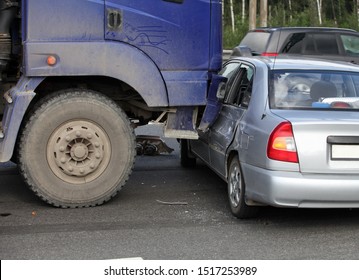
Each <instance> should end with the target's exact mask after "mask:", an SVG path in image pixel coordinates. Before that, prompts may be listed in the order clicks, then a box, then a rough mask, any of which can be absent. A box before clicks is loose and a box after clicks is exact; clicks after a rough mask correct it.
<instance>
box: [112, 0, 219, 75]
mask: <svg viewBox="0 0 359 280" xmlns="http://www.w3.org/2000/svg"><path fill="white" fill-rule="evenodd" d="M211 3H212V1H203V0H190V1H186V0H136V1H133V0H105V6H106V16H105V21H106V22H105V39H106V40H114V41H122V42H125V43H127V44H131V45H133V46H135V47H137V48H139V49H141V50H142V51H143V52H145V53H146V54H147V55H148V56H150V57H151V59H152V60H153V61H154V62H155V63H156V64H157V65H158V66H159V68H160V70H162V71H163V70H167V71H173V70H182V71H183V70H189V69H190V70H206V69H208V67H209V61H208V60H209V48H210V28H211V26H210V20H211V18H210V15H211ZM218 40H220V39H219V38H218Z"/></svg>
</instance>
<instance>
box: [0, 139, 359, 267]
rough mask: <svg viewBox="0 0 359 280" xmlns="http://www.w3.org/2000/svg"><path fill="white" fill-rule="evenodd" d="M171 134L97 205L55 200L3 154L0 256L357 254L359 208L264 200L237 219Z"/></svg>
mask: <svg viewBox="0 0 359 280" xmlns="http://www.w3.org/2000/svg"><path fill="white" fill-rule="evenodd" d="M166 143H167V144H168V145H169V146H171V147H172V148H176V150H175V151H174V152H173V153H172V154H170V155H160V156H155V157H149V156H140V157H138V158H137V160H136V165H135V169H134V172H133V173H132V176H131V178H130V180H129V181H128V183H127V185H126V187H125V188H124V189H123V190H122V191H121V192H120V193H119V195H118V196H117V197H115V198H114V199H113V200H111V201H110V202H108V203H106V204H105V205H103V206H100V207H96V208H86V209H58V208H54V207H51V206H49V205H47V204H45V203H43V202H42V201H40V200H39V199H38V198H37V197H36V196H35V195H33V194H32V193H31V192H30V191H29V190H28V189H27V188H26V187H25V186H24V184H23V182H22V180H21V177H20V176H19V174H18V172H17V169H16V166H14V165H11V164H1V165H0V259H2V260H4V259H118V258H133V257H140V258H143V259H147V260H148V259H156V260H159V259H169V260H172V259H191V260H192V259H246V260H250V259H260V260H262V259H265V260H268V259H279V260H283V259H356V260H357V259H359V242H358V233H359V210H357V209H354V210H349V209H344V210H303V209H302V210H298V209H276V208H270V207H265V208H263V209H262V212H261V214H260V216H259V217H258V218H255V219H252V220H238V219H236V218H234V217H233V216H232V215H231V214H230V212H229V208H228V205H227V199H226V185H225V183H224V182H223V181H221V179H219V178H218V177H217V176H216V175H215V174H214V173H213V172H212V171H211V170H209V169H208V168H207V167H205V166H204V165H203V164H199V165H198V167H197V168H196V169H192V170H189V169H183V168H181V167H180V164H179V156H178V145H177V143H176V141H174V140H166ZM163 202H171V203H174V202H175V203H174V205H167V204H164V203H163ZM178 202H179V203H178Z"/></svg>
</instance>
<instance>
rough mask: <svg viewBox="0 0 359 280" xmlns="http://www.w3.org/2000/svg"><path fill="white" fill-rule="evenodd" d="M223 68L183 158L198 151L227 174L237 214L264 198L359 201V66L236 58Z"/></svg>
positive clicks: (302, 203) (284, 203)
mask: <svg viewBox="0 0 359 280" xmlns="http://www.w3.org/2000/svg"><path fill="white" fill-rule="evenodd" d="M219 74H220V75H219V76H218V77H219V78H220V81H221V82H217V83H216V85H215V87H216V96H215V98H212V99H211V98H209V99H210V101H211V104H210V105H211V106H207V109H206V111H205V112H203V114H204V117H203V119H204V120H205V122H204V123H202V124H201V126H200V127H201V129H202V131H200V132H199V134H200V137H199V139H198V140H190V141H188V140H182V141H181V163H182V165H183V166H187V167H188V166H193V165H194V164H195V160H196V158H200V159H201V160H203V161H204V162H205V163H206V164H207V165H208V166H209V167H210V168H211V169H213V170H214V171H215V172H216V173H217V174H218V175H219V176H221V177H222V178H223V179H224V180H225V181H226V182H227V183H228V198H229V204H230V207H231V211H232V213H233V214H234V215H235V216H237V217H238V218H248V217H251V216H253V215H255V214H256V213H257V210H258V208H259V207H258V206H262V205H270V206H276V207H303V208H354V207H359V67H358V66H355V65H353V64H349V63H344V62H343V63H340V62H338V63H336V62H329V61H321V60H306V59H304V58H301V59H293V58H291V59H280V58H276V59H275V58H272V59H271V58H263V57H262V58H260V57H256V58H233V59H231V60H230V61H228V62H227V63H226V64H225V65H224V67H223V69H222V71H221V72H220V73H219ZM212 88H213V86H212ZM217 89H218V90H217ZM208 108H209V109H208Z"/></svg>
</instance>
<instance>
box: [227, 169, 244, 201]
mask: <svg viewBox="0 0 359 280" xmlns="http://www.w3.org/2000/svg"><path fill="white" fill-rule="evenodd" d="M241 189H242V180H241V173H240V170H239V166H238V165H234V166H233V167H232V169H231V172H230V174H229V200H230V202H231V205H232V206H233V207H237V206H238V205H239V203H240V195H241Z"/></svg>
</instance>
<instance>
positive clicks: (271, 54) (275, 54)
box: [261, 52, 278, 56]
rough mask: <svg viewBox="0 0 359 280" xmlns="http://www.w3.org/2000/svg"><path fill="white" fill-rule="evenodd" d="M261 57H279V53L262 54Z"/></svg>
mask: <svg viewBox="0 0 359 280" xmlns="http://www.w3.org/2000/svg"><path fill="white" fill-rule="evenodd" d="M261 56H278V53H274V52H264V53H261Z"/></svg>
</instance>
